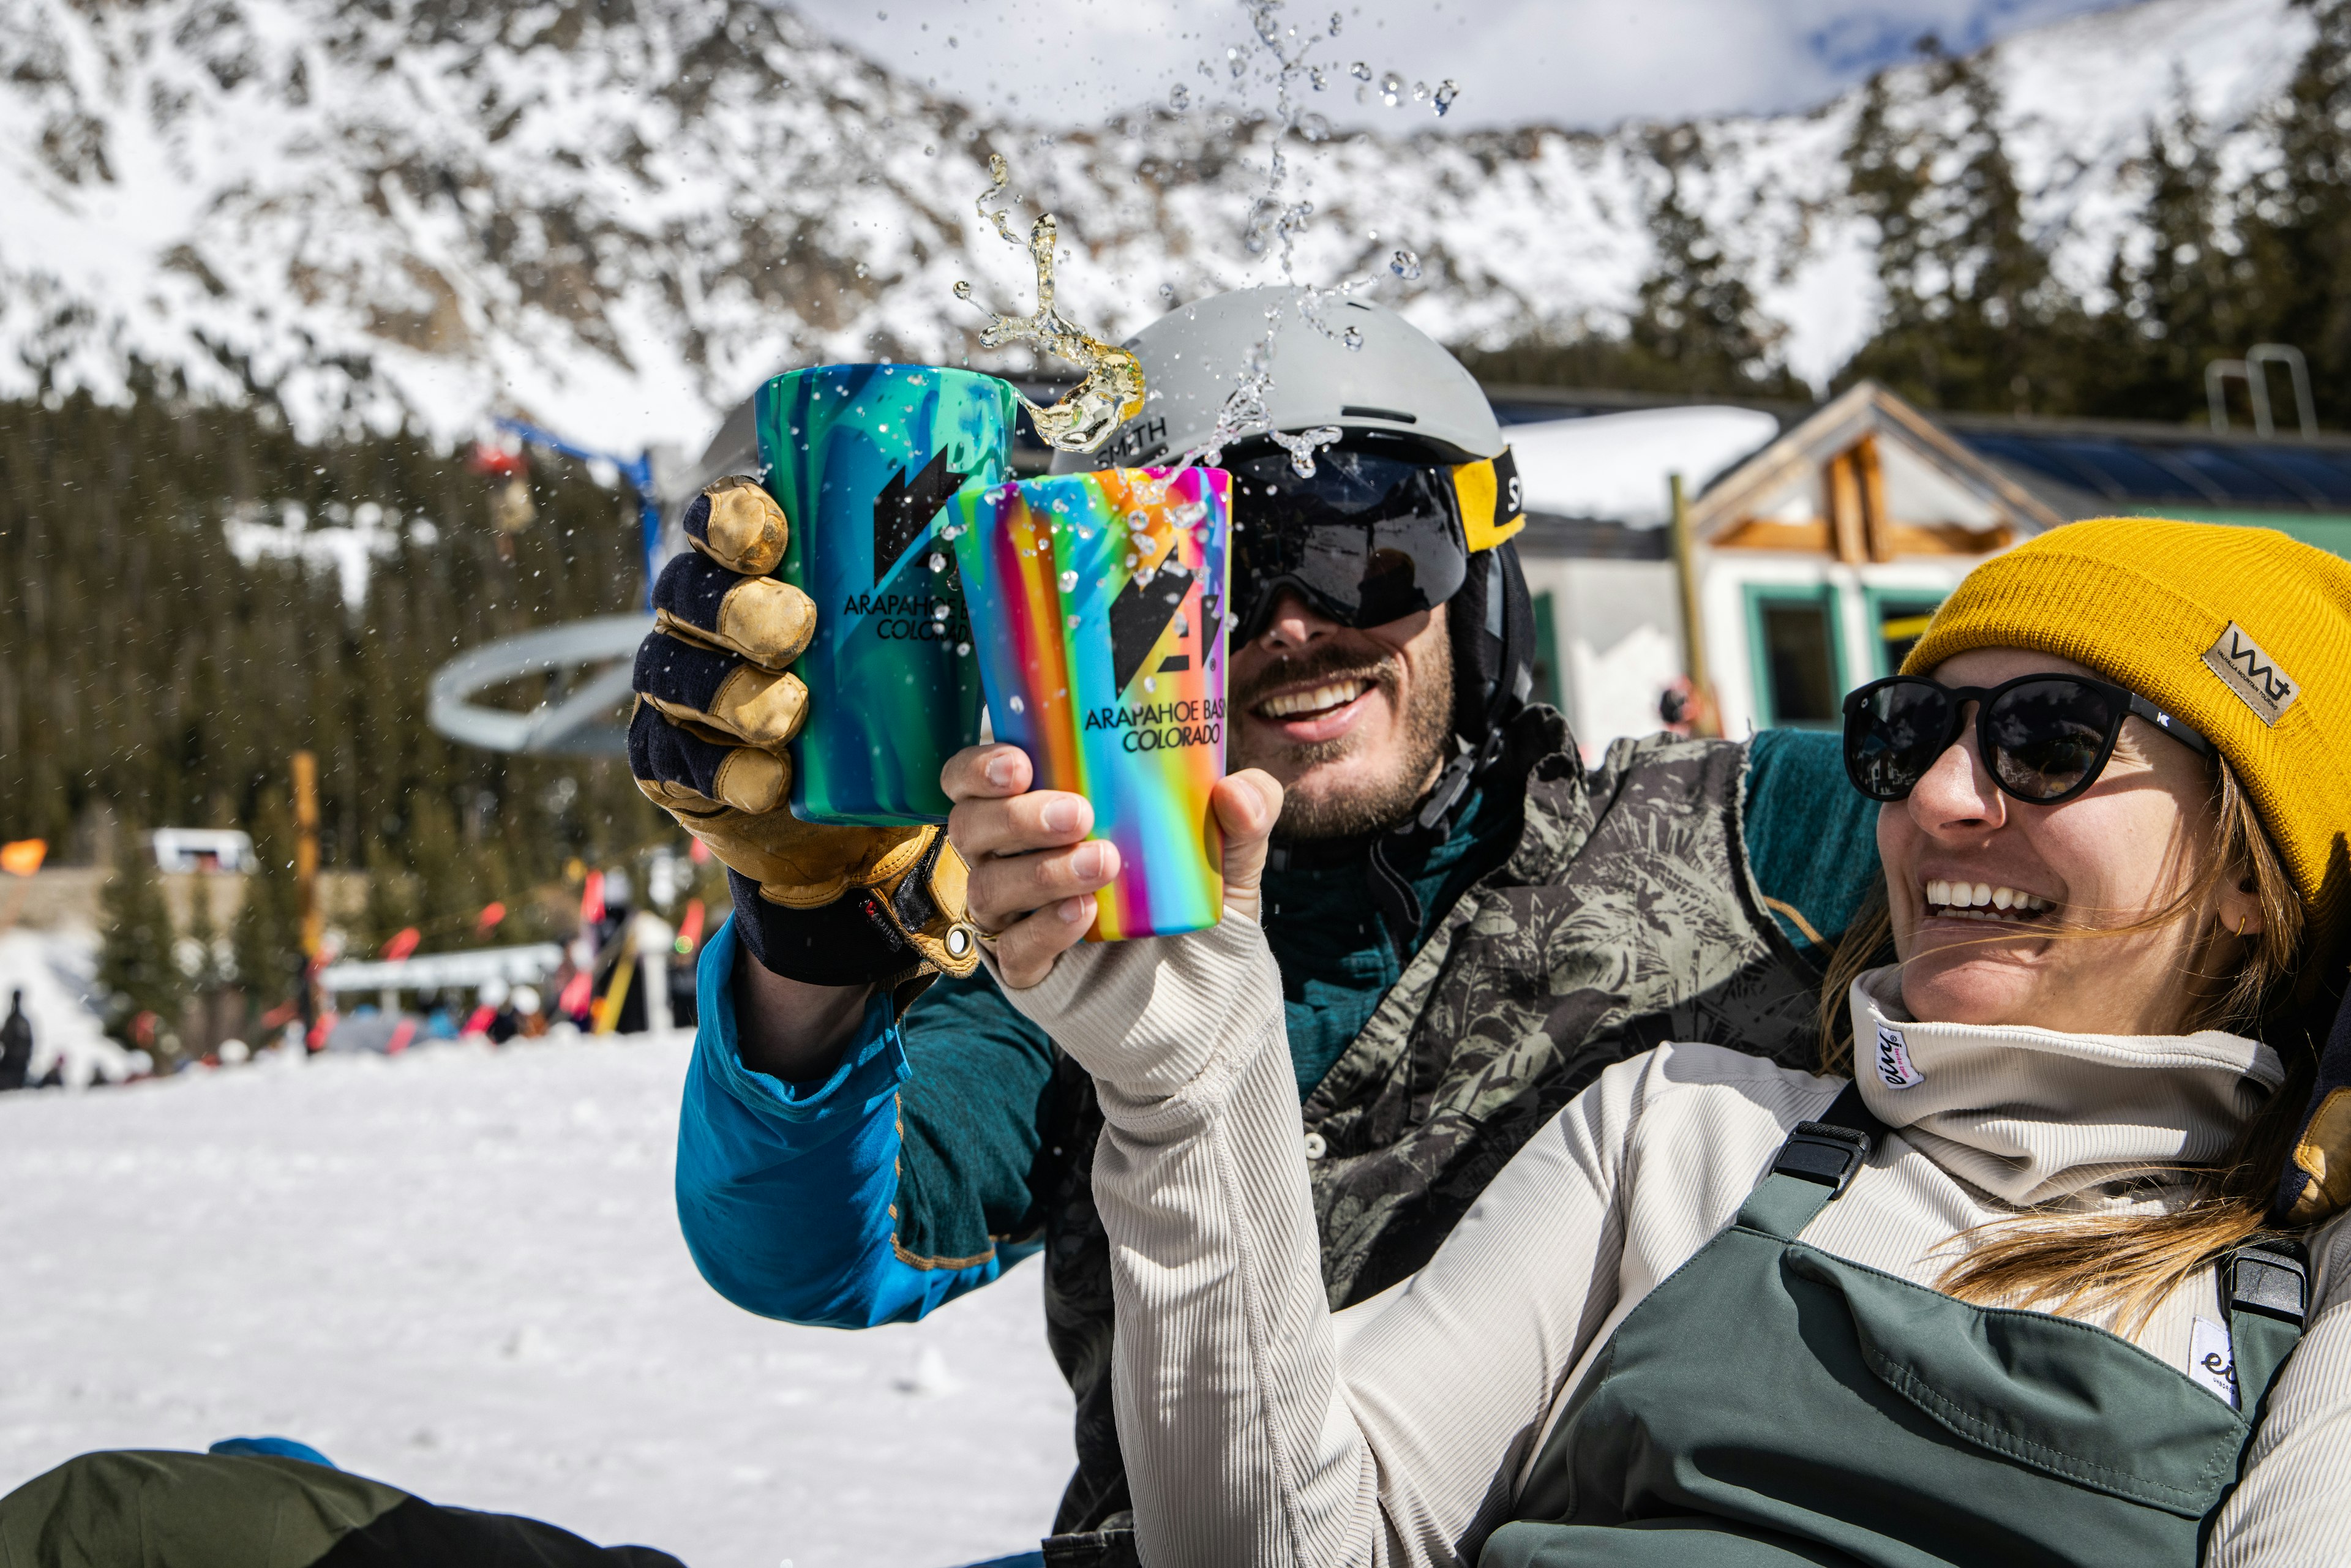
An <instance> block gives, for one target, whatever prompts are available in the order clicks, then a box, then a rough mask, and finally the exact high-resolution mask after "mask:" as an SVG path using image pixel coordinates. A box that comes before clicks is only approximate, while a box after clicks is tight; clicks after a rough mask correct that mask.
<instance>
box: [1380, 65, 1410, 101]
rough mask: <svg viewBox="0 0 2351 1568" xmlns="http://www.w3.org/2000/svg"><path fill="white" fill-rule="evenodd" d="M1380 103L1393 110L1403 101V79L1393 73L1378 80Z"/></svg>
mask: <svg viewBox="0 0 2351 1568" xmlns="http://www.w3.org/2000/svg"><path fill="white" fill-rule="evenodd" d="M1380 101H1381V102H1382V103H1384V104H1386V105H1387V106H1388V107H1389V108H1390V109H1394V108H1395V106H1396V105H1397V104H1399V103H1401V102H1403V101H1404V78H1402V77H1400V76H1398V75H1396V74H1395V72H1394V71H1390V72H1388V74H1387V75H1385V76H1384V77H1382V78H1380Z"/></svg>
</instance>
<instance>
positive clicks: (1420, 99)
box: [1412, 81, 1428, 103]
mask: <svg viewBox="0 0 2351 1568" xmlns="http://www.w3.org/2000/svg"><path fill="white" fill-rule="evenodd" d="M1412 101H1413V102H1415V103H1426V102H1427V101H1428V84H1427V83H1426V82H1425V81H1416V82H1415V83H1413V84H1412Z"/></svg>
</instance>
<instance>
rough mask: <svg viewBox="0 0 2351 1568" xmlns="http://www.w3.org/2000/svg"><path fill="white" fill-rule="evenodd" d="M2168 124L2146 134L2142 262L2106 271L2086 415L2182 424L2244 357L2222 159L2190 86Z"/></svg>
mask: <svg viewBox="0 0 2351 1568" xmlns="http://www.w3.org/2000/svg"><path fill="white" fill-rule="evenodd" d="M2175 98H2176V100H2177V101H2176V106H2175V108H2174V109H2173V110H2172V112H2171V114H2170V116H2169V118H2168V121H2151V122H2149V124H2148V126H2147V157H2146V159H2145V161H2144V163H2143V165H2142V167H2143V168H2144V170H2145V173H2146V179H2147V199H2146V202H2145V203H2144V204H2143V205H2142V206H2141V208H2140V211H2139V223H2140V224H2141V225H2143V226H2144V227H2145V228H2146V230H2147V248H2146V253H2145V254H2144V255H2143V256H2137V255H2134V254H2132V251H2131V249H2130V247H2128V246H2124V247H2122V248H2119V249H2117V250H2116V254H2115V257H2114V260H2113V263H2112V264H2111V266H2110V267H2108V269H2107V275H2106V289H2107V292H2108V293H2109V294H2110V295H2111V296H2112V297H2113V299H2114V303H2113V305H2112V307H2111V308H2109V309H2108V310H2107V311H2106V312H2105V315H2104V316H2102V317H2101V318H2099V319H2098V320H2097V321H2096V322H2095V324H2094V336H2095V348H2094V349H2093V350H2092V352H2093V354H2094V356H2095V364H2096V367H2097V373H2096V374H2095V376H2094V377H2093V378H2091V379H2090V385H2089V390H2088V391H2087V392H2085V395H2084V397H2083V398H2082V400H2081V404H2080V408H2081V412H2083V413H2092V414H2101V415H2106V416H2110V417H2114V418H2123V419H2178V418H2183V417H2188V416H2190V415H2193V414H2195V413H2199V412H2201V411H2202V409H2203V407H2204V403H2205V399H2204V365H2205V363H2206V361H2210V360H2212V359H2216V358H2228V357H2231V356H2233V355H2235V354H2238V353H2241V352H2242V351H2243V345H2244V341H2245V340H2244V337H2243V332H2244V323H2243V310H2242V308H2241V301H2240V298H2239V292H2240V289H2239V280H2238V279H2237V278H2236V277H2235V276H2234V273H2235V271H2236V269H2237V267H2239V265H2240V263H2239V261H2238V258H2237V257H2236V256H2234V255H2232V254H2231V246H2232V243H2233V236H2232V235H2231V234H2230V233H2229V231H2228V225H2227V222H2226V217H2225V214H2224V211H2223V204H2222V197H2221V193H2220V159H2219V155H2218V153H2217V152H2215V150H2214V148H2213V145H2212V143H2211V141H2210V138H2209V137H2208V135H2207V134H2206V131H2205V127H2204V125H2203V122H2202V121H2201V120H2199V118H2198V117H2197V114H2196V111H2195V109H2194V107H2193V106H2192V105H2191V104H2190V103H2189V97H2188V88H2187V83H2186V82H2185V80H2182V81H2181V82H2179V84H2178V87H2177V89H2176V90H2175Z"/></svg>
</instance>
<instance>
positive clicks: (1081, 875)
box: [939, 746, 1281, 990]
mask: <svg viewBox="0 0 2351 1568" xmlns="http://www.w3.org/2000/svg"><path fill="white" fill-rule="evenodd" d="M1033 779H1034V774H1033V772H1032V771H1031V769H1030V768H1029V758H1028V756H1027V755H1026V754H1025V753H1023V752H1022V751H1020V750H1019V748H1018V747H1010V746H975V747H968V748H967V749H965V750H963V751H959V752H957V753H956V755H955V756H954V757H953V758H949V759H948V762H947V766H946V771H945V772H944V773H942V774H941V775H940V777H939V782H940V784H941V786H942V787H943V788H944V789H946V792H947V798H948V799H949V800H953V801H954V802H955V803H956V805H955V810H954V811H953V812H952V813H951V814H950V815H949V816H948V818H947V836H948V837H949V838H950V839H952V840H953V841H954V842H955V847H956V849H957V850H959V851H961V852H962V854H963V858H964V859H965V861H966V862H968V863H969V864H970V866H971V883H970V890H969V903H970V910H971V918H972V921H973V923H974V924H975V925H977V926H978V927H979V929H980V930H981V931H983V932H985V933H987V934H988V936H989V938H990V940H991V941H992V942H993V943H994V945H995V947H996V958H997V972H998V974H999V975H1000V976H1001V977H1003V980H1004V983H1005V984H1006V985H1008V986H1009V987H1011V988H1014V989H1015V990H1025V989H1027V988H1029V987H1030V986H1033V985H1035V984H1037V982H1038V981H1040V980H1041V979H1043V978H1044V977H1046V976H1047V975H1048V974H1050V972H1051V971H1052V967H1053V961H1054V960H1055V959H1056V958H1058V957H1060V956H1061V955H1062V954H1063V953H1065V952H1067V951H1068V950H1069V949H1070V948H1071V947H1072V946H1076V945H1077V943H1078V941H1079V940H1080V939H1081V937H1083V936H1085V934H1086V930H1087V927H1089V926H1091V925H1092V924H1093V919H1094V896H1093V895H1094V894H1096V893H1097V892H1099V891H1100V890H1101V889H1102V888H1104V887H1106V886H1108V885H1109V884H1110V882H1111V879H1112V878H1113V877H1115V876H1116V875H1117V874H1118V846H1117V845H1115V844H1113V843H1111V842H1110V841H1107V840H1104V839H1088V838H1087V837H1086V835H1087V834H1088V833H1089V832H1091V831H1092V830H1093V824H1094V811H1093V807H1092V805H1090V804H1089V803H1088V802H1087V800H1086V799H1085V797H1084V796H1082V795H1071V794H1065V793H1063V792H1061V791H1060V790H1056V789H1037V790H1031V789H1029V784H1030V783H1031V782H1032V780H1033ZM1208 803H1209V806H1210V808H1211V809H1212V810H1215V812H1216V813H1217V825H1218V826H1219V827H1220V828H1222V829H1223V830H1224V836H1225V857H1224V872H1225V907H1226V908H1227V909H1228V910H1231V911H1235V912H1238V913H1239V914H1242V915H1248V916H1249V918H1250V919H1252V920H1254V919H1256V918H1257V917H1258V911H1259V891H1258V883H1259V879H1260V878H1261V877H1262V876H1263V875H1264V873H1265V850H1266V842H1267V841H1268V840H1269V839H1270V838H1271V837H1272V834H1273V824H1274V821H1275V820H1276V819H1277V818H1279V817H1280V815H1281V785H1280V783H1279V782H1277V781H1276V780H1275V779H1274V777H1273V775H1271V774H1270V773H1267V772H1264V771H1262V770H1260V769H1259V768H1249V769H1248V770H1246V771H1244V772H1240V773H1236V774H1233V775H1231V776H1230V777H1228V778H1225V779H1218V780H1217V787H1216V789H1215V791H1214V793H1212V794H1211V795H1210V796H1209V797H1208Z"/></svg>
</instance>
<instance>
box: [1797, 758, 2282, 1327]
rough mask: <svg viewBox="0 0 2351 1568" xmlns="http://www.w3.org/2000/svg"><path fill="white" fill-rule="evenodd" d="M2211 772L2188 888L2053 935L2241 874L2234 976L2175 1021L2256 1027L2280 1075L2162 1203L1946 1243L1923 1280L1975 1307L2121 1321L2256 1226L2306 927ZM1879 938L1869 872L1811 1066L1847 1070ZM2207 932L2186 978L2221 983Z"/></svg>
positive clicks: (2168, 909)
mask: <svg viewBox="0 0 2351 1568" xmlns="http://www.w3.org/2000/svg"><path fill="white" fill-rule="evenodd" d="M2214 769H2215V775H2216V776H2215V778H2214V780H2213V788H2212V816H2213V825H2212V833H2211V841H2210V845H2209V848H2208V849H2207V852H2206V853H2205V854H2204V856H2203V857H2202V859H2203V862H2204V863H2203V865H2202V866H2201V867H2200V868H2199V870H2198V872H2197V873H2196V874H2195V875H2194V876H2193V877H2191V878H2190V879H2189V883H2188V885H2187V886H2186V887H2185V888H2184V889H2183V890H2182V891H2181V892H2180V893H2179V894H2178V895H2177V896H2176V897H2174V898H2173V899H2171V900H2170V901H2169V902H2168V904H2165V905H2164V906H2163V907H2162V908H2160V909H2158V910H2156V911H2154V912H2153V913H2151V914H2149V915H2146V916H2144V917H2142V918H2140V919H2137V920H2134V921H2131V922H2130V923H2128V924H2126V925H2119V926H2103V927H2095V928H2076V929H2073V930H2068V931H2063V932H2060V933H2059V935H2061V936H2069V937H2074V938H2091V937H2100V936H2123V935H2126V934H2128V933H2132V932H2138V931H2149V930H2154V929H2157V928H2158V927H2161V926H2164V925H2170V924H2171V923H2173V922H2175V921H2178V920H2182V919H2185V918H2187V917H2188V915H2189V914H2190V913H2191V912H2192V911H2193V910H2195V909H2196V908H2197V907H2198V906H2199V904H2202V903H2203V901H2204V900H2205V899H2206V898H2207V897H2208V896H2209V895H2210V894H2211V893H2212V891H2213V890H2214V889H2215V888H2217V887H2218V886H2219V885H2220V881H2221V879H2222V878H2224V877H2229V876H2236V877H2241V878H2242V879H2244V881H2245V882H2246V883H2250V891H2251V892H2252V894H2253V897H2254V900H2255V901H2256V902H2257V903H2258V904H2260V905H2261V910H2262V928H2261V930H2260V931H2259V932H2257V933H2254V934H2252V935H2250V936H2246V937H2245V938H2243V941H2244V944H2245V946H2244V951H2243V953H2242V954H2241V956H2240V959H2239V962H2238V964H2237V967H2236V970H2235V972H2234V973H2233V974H2232V975H2230V976H2228V977H2226V979H2227V984H2226V985H2225V986H2219V987H2213V988H2208V989H2207V990H2206V991H2205V993H2204V994H2203V996H2202V997H2201V998H2199V1001H2198V1003H2197V1005H2196V1006H2195V1007H2194V1008H2193V1009H2191V1012H2190V1015H2189V1019H2187V1020H2186V1023H2185V1029H2187V1030H2203V1029H2225V1030H2231V1031H2234V1032H2239V1033H2247V1034H2260V1035H2261V1036H2262V1038H2264V1039H2266V1040H2268V1041H2269V1043H2270V1044H2271V1045H2272V1046H2273V1048H2274V1049H2276V1050H2277V1051H2278V1054H2279V1055H2280V1057H2281V1058H2283V1060H2284V1061H2285V1064H2286V1070H2287V1071H2286V1080H2285V1082H2283V1084H2281V1085H2280V1086H2279V1088H2278V1090H2277V1091H2276V1092H2275V1093H2273V1094H2272V1095H2271V1096H2270V1099H2269V1102H2268V1103H2267V1104H2266V1105H2264V1106H2263V1107H2262V1110H2260V1111H2259V1112H2257V1113H2254V1115H2253V1116H2252V1119H2251V1120H2250V1121H2248V1122H2247V1123H2246V1124H2245V1126H2244V1128H2243V1129H2242V1131H2241V1132H2240V1133H2239V1134H2238V1135H2237V1138H2236V1141H2235V1142H2234V1143H2233V1144H2232V1145H2231V1146H2230V1148H2229V1149H2228V1151H2227V1152H2226V1153H2225V1154H2223V1155H2221V1156H2220V1159H2219V1160H2218V1161H2217V1162H2216V1163H2214V1164H2212V1165H2210V1166H2198V1167H2194V1168H2192V1169H2189V1170H2188V1171H2187V1172H2186V1173H2185V1174H2186V1175H2187V1176H2188V1177H2189V1186H2190V1188H2191V1194H2190V1197H2189V1199H2188V1201H2187V1202H2186V1203H2184V1204H2182V1205H2181V1206H2179V1207H2177V1208H2174V1209H2173V1210H2172V1211H2171V1212H2169V1213H2168V1214H2156V1215H2073V1214H2069V1215H2057V1216H2033V1215H2025V1216H2019V1217H2018V1218H2012V1219H2003V1220H1995V1221H1993V1222H1992V1223H1991V1224H1990V1225H1986V1226H1980V1227H1978V1228H1975V1229H1974V1230H1970V1231H1966V1232H1963V1233H1961V1236H1960V1237H1959V1238H1955V1239H1957V1240H1962V1241H1964V1240H1968V1239H1975V1240H1976V1245H1975V1246H1974V1247H1973V1248H1972V1249H1971V1250H1970V1251H1969V1252H1968V1253H1967V1254H1966V1255H1965V1256H1964V1257H1962V1258H1960V1259H1959V1260H1958V1261H1957V1262H1955V1263H1953V1264H1952V1265H1951V1266H1950V1267H1949V1269H1947V1270H1944V1271H1943V1275H1942V1277H1941V1278H1940V1279H1938V1281H1936V1282H1935V1283H1936V1288H1937V1289H1938V1290H1941V1291H1948V1292H1949V1293H1950V1294H1951V1295H1954V1296H1957V1297H1959V1299H1960V1300H1962V1301H1976V1302H1980V1303H1984V1304H2010V1305H2014V1304H2024V1303H2036V1302H2045V1303H2048V1304H2049V1305H2050V1306H2051V1307H2053V1309H2054V1310H2057V1311H2072V1310H2074V1309H2077V1308H2078V1309H2081V1310H2083V1311H2085V1312H2105V1311H2111V1312H2115V1313H2116V1316H2117V1317H2118V1318H2119V1319H2121V1320H2122V1321H2123V1322H2125V1323H2126V1324H2134V1323H2137V1322H2144V1321H2145V1320H2146V1319H2147V1316H2148V1315H2149V1314H2151V1313H2152V1312H2154V1311H2155V1310H2156V1308H2157V1307H2158V1306H2160V1305H2161V1304H2162V1302H2163V1301H2164V1300H2165V1298H2166V1297H2168V1295H2169V1294H2170V1293H2171V1292H2172V1291H2174V1290H2176V1289H2178V1288H2179V1285H2180V1284H2181V1282H2182V1281H2185V1280H2186V1279H2187V1278H2188V1277H2189V1275H2191V1274H2193V1273H2194V1272H2195V1271H2196V1270H2198V1269H2199V1268H2201V1267H2202V1266H2203V1265H2204V1264H2205V1263H2206V1262H2208V1261H2210V1260H2211V1259H2212V1258H2214V1257H2215V1256H2217V1255H2219V1254H2220V1253H2222V1252H2226V1251H2227V1250H2229V1249H2231V1248H2233V1247H2237V1246H2240V1245H2241V1244H2242V1243H2244V1242H2245V1241H2248V1240H2250V1239H2253V1238H2254V1237H2256V1236H2259V1235H2261V1234H2262V1233H2263V1230H2264V1221H2265V1218H2266V1216H2267V1215H2268V1212H2269V1207H2270V1202H2271V1199H2272V1198H2273V1197H2274V1196H2275V1194H2276V1192H2277V1186H2278V1178H2279V1176H2281V1175H2282V1174H2283V1171H2284V1169H2285V1162H2286V1160H2287V1158H2288V1157H2289V1155H2291V1154H2292V1152H2293V1148H2294V1135H2295V1134H2296V1132H2297V1130H2298V1128H2299V1126H2300V1121H2301V1112H2302V1109H2303V1102H2304V1099H2305V1098H2307V1096H2308V1093H2309V1087H2310V1080H2311V1074H2312V1073H2313V1071H2314V1070H2315V1067H2316V1061H2317V1057H2316V1051H2315V1050H2314V1047H2313V1043H2312V1040H2311V1039H2310V1037H2309V1035H2308V1034H2307V1033H2306V1032H2305V1031H2304V1029H2303V1028H2302V1027H2301V1023H2302V1020H2301V1019H2299V1018H2298V1017H2297V1016H2296V1013H2295V1009H2294V1007H2293V1000H2292V996H2291V992H2292V989H2293V987H2292V983H2291V982H2292V978H2293V976H2294V970H2295V962H2294V961H2295V957H2296V956H2297V955H2298V954H2299V952H2300V951H2301V948H2302V945H2303V936H2304V931H2305V929H2306V925H2307V923H2306V921H2305V919H2304V910H2303V905H2302V900H2301V897H2300V895H2299V894H2297V893H2296V892H2295V890H2294V882H2293V880H2292V878H2291V877H2289V876H2288V875H2287V873H2286V870H2285V865H2284V862H2283V860H2282V859H2281V858H2280V857H2279V855H2278V852H2277V847H2276V845H2275V844H2273V842H2272V841H2271V840H2270V836H2269V834H2268V832H2267V831H2265V830H2264V829H2263V828H2262V822H2261V819H2260V818H2259V817H2258V816H2257V815H2255V813H2254V810H2253V806H2252V800H2250V799H2249V798H2248V797H2247V795H2246V793H2245V791H2244V790H2243V789H2241V787H2240V785H2239V783H2238V780H2237V775H2236V772H2235V770H2234V769H2232V768H2231V767H2230V766H2229V764H2228V763H2227V762H2226V761H2225V760H2222V759H2220V758H2215V760H2214ZM1893 935H1894V928H1893V922H1892V919H1891V916H1890V915H1889V913H1888V911H1887V908H1886V885H1885V882H1884V879H1883V878H1882V877H1881V878H1880V880H1879V882H1878V883H1877V885H1876V889H1875V890H1874V891H1873V893H1872V894H1871V896H1870V898H1869V899H1868V900H1867V901H1866V902H1865V904H1864V906H1863V908H1862V910H1861V912H1860V913H1859V915H1856V916H1855V920H1854V922H1853V924H1852V925H1851V926H1850V927H1849V928H1848V929H1847V930H1846V932H1845V934H1844V937H1843V938H1842V939H1841V940H1840V941H1839V942H1838V944H1837V947H1836V951H1835V952H1834V954H1833V955H1832V956H1831V958H1830V961H1829V965H1828V973H1827V975H1826V977H1824V978H1823V983H1822V986H1821V999H1820V1013H1819V1025H1820V1040H1821V1070H1822V1071H1823V1072H1827V1073H1834V1074H1836V1075H1838V1076H1840V1077H1850V1076H1852V1073H1853V1029H1852V1015H1851V1009H1850V1006H1849V1003H1848V998H1849V996H1850V993H1851V991H1852V989H1853V983H1854V981H1855V980H1856V979H1858V978H1859V977H1861V975H1862V974H1863V973H1864V972H1865V971H1866V970H1868V969H1871V968H1874V967H1879V966H1880V965H1883V964H1885V963H1887V962H1890V961H1891V960H1892V956H1893V955H1892V943H1893ZM2220 939H2221V934H2220V933H2218V932H2215V933H2212V934H2211V935H2210V936H2209V937H2208V938H2207V939H2206V940H2205V941H2204V942H2203V943H2201V944H2199V951H2198V953H2197V955H2196V956H2195V958H2194V959H2193V960H2192V962H2193V965H2194V968H2195V972H2196V974H2197V977H2199V979H2204V980H2206V981H2207V982H2208V983H2209V982H2210V981H2215V980H2219V979H2220V978H2221V977H2218V976H2207V975H2205V974H2204V972H2203V971H2204V966H2205V962H2206V960H2207V958H2208V957H2209V956H2210V953H2211V952H2212V950H2213V948H2214V947H2216V946H2218V945H2219V943H2220Z"/></svg>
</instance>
